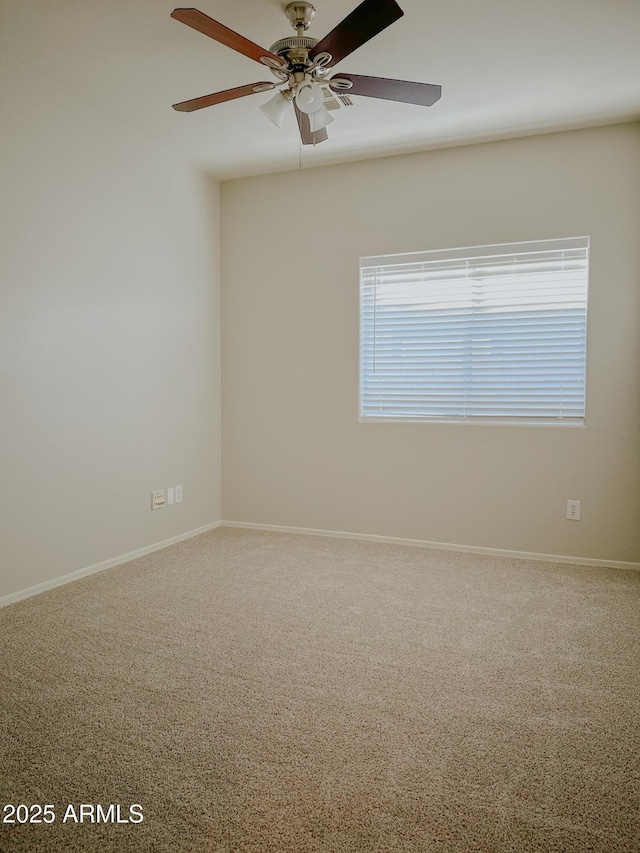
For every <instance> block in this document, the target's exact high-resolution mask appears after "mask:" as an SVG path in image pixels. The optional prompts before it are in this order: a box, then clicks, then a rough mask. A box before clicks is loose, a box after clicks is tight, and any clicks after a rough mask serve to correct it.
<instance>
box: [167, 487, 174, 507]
mask: <svg viewBox="0 0 640 853" xmlns="http://www.w3.org/2000/svg"><path fill="white" fill-rule="evenodd" d="M167 503H168V504H169V506H171V504H172V503H175V497H174V494H173V486H170V487H169V488H168V489H167Z"/></svg>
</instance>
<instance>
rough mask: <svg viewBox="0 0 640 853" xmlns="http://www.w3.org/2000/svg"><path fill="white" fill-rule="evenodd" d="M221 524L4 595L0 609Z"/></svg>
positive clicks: (215, 522) (205, 531)
mask: <svg viewBox="0 0 640 853" xmlns="http://www.w3.org/2000/svg"><path fill="white" fill-rule="evenodd" d="M221 524H222V522H220V521H214V522H213V523H212V524H205V526H204V527H198V528H197V529H196V530H189V531H188V532H187V533H181V534H179V535H178V536H173V537H172V538H171V539H164V540H163V541H162V542H155V543H154V544H153V545H147V546H146V547H145V548H139V549H138V550H137V551H131V553H130V554H122V555H121V556H119V557H114V558H113V559H111V560H104V562H102V563H95V564H94V565H93V566H87V567H86V568H84V569H78V570H77V571H75V572H69V574H68V575H61V576H60V577H58V578H53V579H52V580H49V581H44V583H39V584H36V585H35V586H30V587H28V588H27V589H21V590H19V591H18V592H13V593H11V595H5V596H4V597H3V598H0V607H5V606H6V605H7V604H13V603H14V602H16V601H22V599H23V598H30V597H31V596H32V595H38V593H41V592H46V591H47V590H48V589H54V588H55V587H56V586H63V585H64V584H67V583H71V581H76V580H78V579H79V578H84V577H86V576H87V575H95V574H97V573H98V572H103V571H104V570H105V569H112V568H113V567H114V566H120V565H122V563H128V562H129V561H130V560H135V559H137V558H138V557H144V556H145V554H152V553H153V552H154V551H160V550H162V549H163V548H168V547H169V546H170V545H175V544H176V543H177V542H182V541H184V540H185V539H193V537H194V536H199V535H200V534H201V533H207V531H209V530H215V529H216V528H217V527H220V525H221Z"/></svg>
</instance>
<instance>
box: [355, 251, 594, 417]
mask: <svg viewBox="0 0 640 853" xmlns="http://www.w3.org/2000/svg"><path fill="white" fill-rule="evenodd" d="M588 253H589V238H588V237H579V238H572V239H563V240H545V241H542V242H530V243H510V244H506V245H495V246H475V247H472V248H466V249H454V250H448V251H434V252H420V253H418V254H413V255H386V256H382V257H371V258H362V259H361V261H360V417H361V420H403V421H404V420H409V421H451V420H455V421H467V422H473V423H477V422H496V421H497V422H524V423H554V424H567V425H570V424H573V425H579V424H583V423H584V409H585V375H586V331H587V278H588Z"/></svg>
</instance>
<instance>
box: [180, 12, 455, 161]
mask: <svg viewBox="0 0 640 853" xmlns="http://www.w3.org/2000/svg"><path fill="white" fill-rule="evenodd" d="M284 13H285V15H286V16H287V18H288V19H289V22H290V24H291V26H292V27H293V28H294V29H295V30H296V32H297V35H296V36H291V37H289V38H284V39H280V41H277V42H275V44H272V45H271V47H270V48H269V50H265V49H264V48H262V47H260V45H257V44H255V43H254V42H252V41H249V39H246V38H245V37H244V36H241V35H239V33H236V32H234V31H233V30H230V29H229V28H228V27H225V26H224V24H220V23H218V21H214V20H213V18H210V17H209V16H208V15H205V14H204V13H203V12H199V11H198V10H197V9H174V11H173V12H172V13H171V17H172V18H175V19H176V21H180V22H181V23H183V24H186V25H187V26H188V27H191V28H192V29H194V30H198V32H201V33H203V34H204V35H206V36H209V38H212V39H214V40H215V41H218V42H220V43H221V44H224V45H226V46H227V47H230V48H231V49H232V50H236V51H238V52H239V53H242V54H244V55H245V56H248V57H249V58H250V59H253V60H254V61H255V62H260V63H261V64H262V65H265V66H266V67H267V68H269V70H270V71H271V73H272V74H273V76H274V77H275V78H276V80H277V82H276V83H273V82H266V81H262V82H258V83H249V84H248V85H246V86H238V87H237V88H235V89H226V90H225V91H223V92H214V94H212V95H204V96H203V97H201V98H194V99H193V100H190V101H182V102H181V103H179V104H174V105H173V108H174V110H179V111H180V112H193V111H194V110H200V109H202V108H203V107H211V106H213V105H214V104H220V103H223V102H224V101H231V100H234V99H235V98H243V97H244V96H245V95H254V94H257V93H260V92H268V91H269V90H271V89H276V88H278V87H280V88H279V90H278V92H276V94H275V95H273V96H272V97H271V98H270V100H268V101H267V102H266V103H265V104H263V105H262V106H261V107H260V109H261V111H262V112H263V113H264V115H265V116H266V117H267V118H268V119H269V121H271V122H273V124H275V125H276V126H277V127H280V125H281V124H282V122H283V121H284V118H285V116H286V114H287V113H288V112H289V109H290V106H291V105H293V108H294V110H295V114H296V118H297V120H298V127H299V130H300V137H301V139H302V142H303V144H304V145H315V144H317V143H318V142H324V140H325V139H327V130H326V128H327V125H329V124H330V123H331V122H332V121H333V116H332V115H331V114H330V113H329V111H328V110H327V108H326V106H325V103H326V95H327V94H329V97H330V93H331V90H332V91H334V92H336V93H338V96H339V97H340V98H341V99H342V100H343V101H344V102H346V103H348V102H349V101H348V97H347V95H348V96H351V95H364V96H365V97H369V98H381V99H383V100H387V101H401V102H403V103H406V104H418V105H420V106H425V107H430V106H431V105H432V104H435V102H436V101H437V100H438V99H439V98H440V95H441V94H442V89H441V87H440V86H435V85H433V84H431V83H413V82H410V81H408V80H394V79H389V78H386V77H365V76H363V75H362V74H342V73H340V74H339V75H336V76H329V74H330V70H331V69H332V67H333V66H334V65H337V64H338V63H339V62H340V61H341V60H342V59H344V58H345V56H348V55H349V54H350V53H353V51H354V50H357V48H359V47H360V46H361V45H363V44H365V42H367V41H369V39H372V38H373V37H374V36H376V35H378V33H380V32H382V30H384V29H386V28H387V27H388V26H389V25H390V24H393V23H394V21H397V20H398V18H401V17H402V16H403V14H404V12H403V11H402V9H401V8H400V7H399V6H398V4H397V3H396V2H395V0H364V2H362V3H361V4H360V5H359V6H357V7H356V8H355V9H354V10H353V12H351V13H350V14H349V15H347V17H346V18H345V19H344V20H343V21H342V22H341V23H339V24H338V26H337V27H335V28H334V29H333V30H331V32H330V33H329V34H328V35H326V36H325V37H324V38H323V39H321V40H320V41H318V40H317V39H314V38H309V37H308V36H305V35H303V33H304V32H305V31H306V30H307V29H308V28H309V25H310V24H311V21H312V20H313V18H314V17H315V14H316V10H315V8H314V7H313V6H312V5H311V3H305V2H303V3H289V4H288V6H286V7H285V9H284ZM327 87H328V89H329V91H328V92H327Z"/></svg>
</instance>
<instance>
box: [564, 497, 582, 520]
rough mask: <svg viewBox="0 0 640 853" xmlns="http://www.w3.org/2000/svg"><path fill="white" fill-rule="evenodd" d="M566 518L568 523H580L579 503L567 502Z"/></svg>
mask: <svg viewBox="0 0 640 853" xmlns="http://www.w3.org/2000/svg"><path fill="white" fill-rule="evenodd" d="M567 518H568V519H569V520H570V521H580V501H567Z"/></svg>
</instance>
